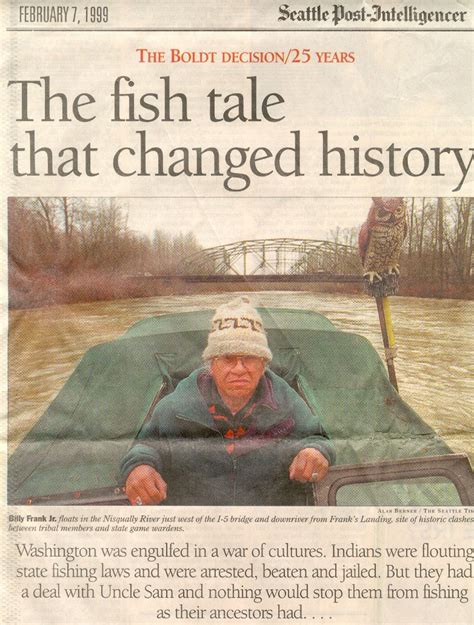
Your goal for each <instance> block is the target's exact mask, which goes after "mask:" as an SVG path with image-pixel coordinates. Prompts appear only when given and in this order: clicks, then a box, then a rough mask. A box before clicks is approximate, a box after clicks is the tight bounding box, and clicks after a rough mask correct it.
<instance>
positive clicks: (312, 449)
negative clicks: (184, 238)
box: [122, 298, 334, 505]
mask: <svg viewBox="0 0 474 625" xmlns="http://www.w3.org/2000/svg"><path fill="white" fill-rule="evenodd" d="M271 358H272V354H271V352H270V349H269V347H268V342H267V337H266V333H265V330H264V328H263V324H262V319H261V317H260V315H259V314H258V312H257V311H256V310H255V309H254V308H253V307H252V306H251V305H250V303H249V300H248V299H247V298H238V299H236V300H233V301H231V302H230V303H228V304H226V305H223V306H221V307H219V308H218V309H217V310H216V313H215V315H214V317H213V320H212V327H211V331H210V334H209V338H208V344H207V347H206V349H205V350H204V353H203V360H204V362H205V366H204V367H203V368H202V369H198V370H197V371H194V372H193V373H191V375H190V376H189V377H187V378H186V379H185V380H183V381H182V382H180V383H179V384H178V386H177V387H176V389H175V391H174V392H173V393H171V394H170V395H167V396H166V397H165V398H163V399H162V400H161V401H160V402H159V403H158V405H157V407H156V409H155V411H154V413H153V416H152V418H151V419H150V421H149V422H148V423H146V424H145V426H144V427H143V429H142V431H141V432H140V435H139V437H138V438H139V440H138V441H137V442H136V444H135V445H134V446H133V447H132V448H131V449H130V451H129V453H128V454H127V456H126V457H125V459H124V461H123V463H122V473H123V478H124V481H125V491H126V493H127V496H128V498H129V500H130V502H131V503H132V504H134V505H142V504H158V503H162V502H165V501H166V503H167V504H170V505H171V504H175V505H299V504H304V503H305V498H306V494H305V493H306V491H305V489H304V486H303V483H304V482H308V481H310V480H311V479H317V480H320V479H322V478H323V477H324V476H325V474H326V473H327V470H328V466H329V463H330V462H332V461H333V460H334V452H333V449H332V446H331V444H330V442H329V441H328V438H327V435H326V433H325V432H324V430H323V428H322V426H321V424H320V423H319V421H318V419H317V418H316V416H315V415H314V414H313V413H312V412H311V411H310V409H309V408H308V406H307V405H306V403H305V402H304V401H303V399H302V398H301V397H300V396H299V395H298V394H297V393H296V392H295V391H294V390H293V389H292V388H291V387H290V386H289V385H288V384H287V383H286V382H285V381H284V380H283V379H282V378H280V377H279V376H277V375H275V374H274V373H273V372H272V371H270V370H268V369H266V365H267V363H268V362H269V361H270V360H271Z"/></svg>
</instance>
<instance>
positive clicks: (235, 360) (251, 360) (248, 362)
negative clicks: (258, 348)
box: [214, 355, 264, 369]
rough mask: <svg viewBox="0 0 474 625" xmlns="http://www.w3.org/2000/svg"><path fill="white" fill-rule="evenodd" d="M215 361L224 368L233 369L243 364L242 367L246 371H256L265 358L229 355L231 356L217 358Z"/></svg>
mask: <svg viewBox="0 0 474 625" xmlns="http://www.w3.org/2000/svg"><path fill="white" fill-rule="evenodd" d="M214 360H215V361H217V362H218V363H219V364H221V365H222V366H224V367H228V368H229V369H233V368H234V367H235V366H237V365H238V364H239V362H241V363H242V365H243V366H244V367H245V368H246V369H256V368H257V367H259V366H260V365H261V364H262V362H263V361H264V358H260V356H235V355H229V356H216V358H214Z"/></svg>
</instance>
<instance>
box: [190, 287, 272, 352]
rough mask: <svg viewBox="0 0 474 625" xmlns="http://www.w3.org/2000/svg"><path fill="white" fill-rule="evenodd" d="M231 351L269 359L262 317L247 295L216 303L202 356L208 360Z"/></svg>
mask: <svg viewBox="0 0 474 625" xmlns="http://www.w3.org/2000/svg"><path fill="white" fill-rule="evenodd" d="M232 354H236V355H242V356H260V357H261V358H265V360H271V359H272V353H271V351H270V349H269V347H268V342H267V335H266V333H265V329H264V327H263V322H262V318H261V317H260V315H259V314H258V312H257V311H256V310H255V308H254V307H253V306H251V305H250V300H249V298H248V297H237V298H236V299H233V300H232V301H230V302H229V303H228V304H223V305H222V306H219V308H218V309H217V310H216V312H215V314H214V317H213V318H212V324H211V331H210V333H209V337H208V341H207V347H206V349H205V350H204V353H203V355H202V357H203V359H204V360H210V359H211V358H215V357H216V356H225V355H232Z"/></svg>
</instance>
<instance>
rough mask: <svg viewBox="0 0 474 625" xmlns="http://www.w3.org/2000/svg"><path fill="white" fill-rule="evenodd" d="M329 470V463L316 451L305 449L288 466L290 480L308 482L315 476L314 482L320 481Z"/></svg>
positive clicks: (310, 448) (309, 448)
mask: <svg viewBox="0 0 474 625" xmlns="http://www.w3.org/2000/svg"><path fill="white" fill-rule="evenodd" d="M328 469H329V462H328V461H327V460H326V458H325V457H324V456H323V454H322V453H321V452H320V451H318V450H317V449H313V448H312V447H306V448H305V449H302V450H301V451H300V452H299V453H298V454H297V455H296V456H295V457H294V459H293V462H292V463H291V465H290V480H297V481H298V482H309V481H310V480H311V479H312V477H313V475H314V474H316V481H317V482H319V480H322V479H323V477H324V476H325V475H326V473H327V472H328Z"/></svg>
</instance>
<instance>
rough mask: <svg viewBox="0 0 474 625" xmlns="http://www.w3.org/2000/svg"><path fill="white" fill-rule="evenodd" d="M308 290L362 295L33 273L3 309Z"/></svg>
mask: <svg viewBox="0 0 474 625" xmlns="http://www.w3.org/2000/svg"><path fill="white" fill-rule="evenodd" d="M243 290H247V291H274V290H278V291H281V290H283V291H284V290H291V291H309V292H311V293H342V294H346V295H360V294H361V293H363V292H364V288H363V284H362V283H357V282H356V283H326V282H317V283H315V282H295V281H292V280H288V281H287V282H278V283H275V282H260V281H258V282H257V281H252V277H251V276H249V279H248V280H247V281H245V282H236V283H212V282H204V283H200V282H193V283H190V282H186V281H185V280H183V279H181V278H179V277H176V278H175V277H173V278H169V277H166V278H165V277H163V278H160V277H158V276H157V277H156V278H155V277H152V276H134V277H127V276H123V275H120V274H116V273H105V272H99V271H87V272H84V271H81V272H75V273H71V274H67V275H66V274H60V273H46V272H36V273H34V274H25V273H20V272H15V273H10V276H9V308H10V309H25V308H40V307H42V306H54V305H60V304H76V303H84V302H96V301H109V300H117V299H133V298H140V297H154V296H157V295H161V296H165V295H195V294H200V293H225V292H234V291H243ZM399 295H401V296H407V297H423V298H426V297H431V298H449V299H466V300H472V299H474V298H473V295H474V289H473V285H472V281H471V282H470V283H467V284H460V283H457V284H444V285H442V284H440V283H439V282H434V281H433V282H427V281H419V280H413V279H410V278H403V276H402V278H401V280H400V291H399Z"/></svg>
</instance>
